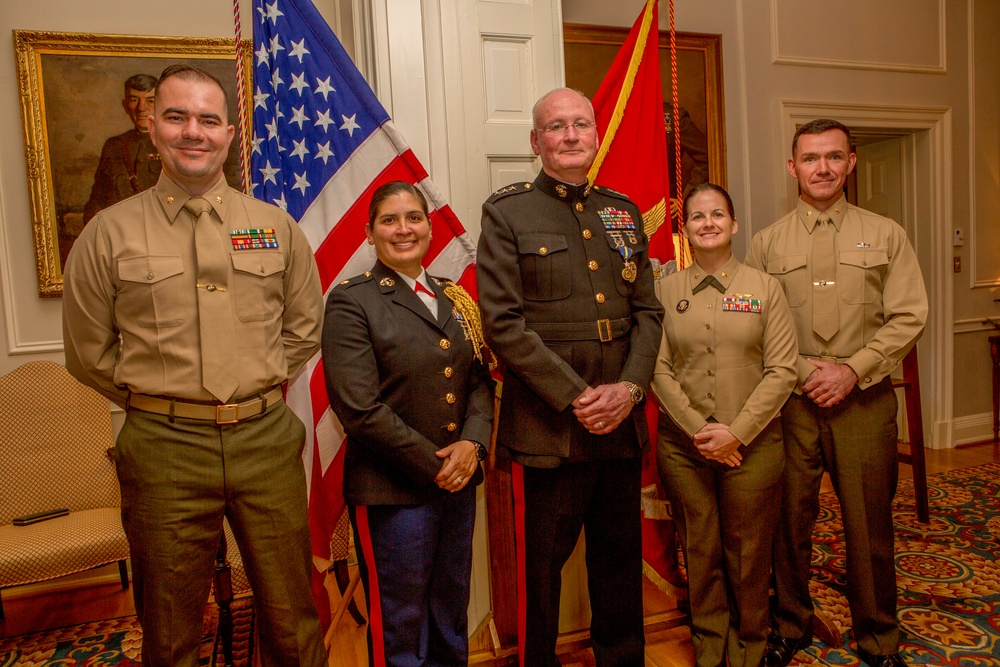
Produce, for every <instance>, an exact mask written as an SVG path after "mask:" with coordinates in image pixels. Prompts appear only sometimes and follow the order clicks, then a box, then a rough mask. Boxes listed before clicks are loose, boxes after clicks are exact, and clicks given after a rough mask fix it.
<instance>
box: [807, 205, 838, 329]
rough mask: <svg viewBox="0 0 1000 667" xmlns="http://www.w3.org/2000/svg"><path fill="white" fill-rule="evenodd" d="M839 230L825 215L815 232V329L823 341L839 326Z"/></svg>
mask: <svg viewBox="0 0 1000 667" xmlns="http://www.w3.org/2000/svg"><path fill="white" fill-rule="evenodd" d="M836 232H837V230H836V228H835V227H834V225H833V221H832V220H830V216H828V215H825V214H824V215H821V216H820V217H819V222H817V223H816V229H815V230H813V234H812V237H813V238H812V260H811V261H812V279H813V294H812V306H813V331H814V332H815V333H816V335H817V336H819V337H820V338H822V339H823V340H830V339H831V338H833V336H834V335H835V334H836V333H837V331H838V330H839V329H840V307H839V306H838V299H837V285H836V280H837V253H836V237H837V233H836Z"/></svg>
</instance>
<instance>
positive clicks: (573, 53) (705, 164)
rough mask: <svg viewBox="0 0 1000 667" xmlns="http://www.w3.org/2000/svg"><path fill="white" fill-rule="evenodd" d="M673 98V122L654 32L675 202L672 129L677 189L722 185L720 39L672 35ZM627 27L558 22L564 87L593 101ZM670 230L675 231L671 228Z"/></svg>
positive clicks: (666, 71)
mask: <svg viewBox="0 0 1000 667" xmlns="http://www.w3.org/2000/svg"><path fill="white" fill-rule="evenodd" d="M676 35H677V94H678V98H679V107H680V113H679V114H678V116H677V118H674V113H673V103H672V99H673V92H672V87H671V62H670V35H669V33H667V32H665V31H661V32H660V38H659V47H660V48H659V52H660V78H661V79H662V85H663V102H664V104H663V106H664V109H663V112H664V122H665V123H666V126H667V154H668V157H669V159H670V182H671V197H672V198H675V199H676V198H677V197H678V193H677V192H676V183H675V180H676V178H675V163H674V155H675V150H674V144H673V142H674V137H675V136H676V133H675V130H677V131H679V136H680V143H681V166H682V173H683V176H682V191H681V193H680V194H681V195H682V194H683V193H684V191H685V190H687V189H689V188H690V187H692V186H694V185H697V184H698V183H701V182H703V181H706V180H710V181H712V182H713V183H717V184H719V185H721V186H723V187H725V186H726V135H725V114H724V109H723V91H722V36H721V35H706V34H698V33H685V32H678V33H676ZM627 37H628V28H615V27H610V26H598V25H584V24H578V23H565V24H563V42H564V47H563V48H564V52H565V57H566V85H567V86H568V87H570V88H576V89H577V90H580V91H582V92H583V93H584V94H585V95H586V96H587V97H590V98H593V96H594V93H596V92H597V89H598V88H599V87H600V85H601V82H602V81H603V80H604V76H605V75H606V74H607V72H608V69H609V68H610V67H611V63H612V62H613V61H614V59H615V56H616V55H617V54H618V50H619V49H620V48H621V46H622V44H624V43H625V39H626V38H627ZM674 231H675V232H676V230H674Z"/></svg>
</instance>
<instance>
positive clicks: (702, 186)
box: [682, 183, 736, 220]
mask: <svg viewBox="0 0 1000 667" xmlns="http://www.w3.org/2000/svg"><path fill="white" fill-rule="evenodd" d="M702 192H718V193H719V194H720V195H722V198H723V199H725V200H726V208H727V209H729V217H730V218H732V219H733V220H735V219H736V209H735V208H733V198H732V197H730V196H729V193H728V192H726V189H725V188H724V187H722V186H721V185H716V184H715V183H699V184H698V185H696V186H694V187H693V188H691V191H690V192H688V193H687V194H686V195H684V208H683V209H682V210H683V211H684V219H685V220H687V217H688V202H690V201H691V198H692V197H694V196H695V195H697V194H701V193H702Z"/></svg>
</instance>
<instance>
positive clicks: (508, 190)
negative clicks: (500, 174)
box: [486, 183, 535, 204]
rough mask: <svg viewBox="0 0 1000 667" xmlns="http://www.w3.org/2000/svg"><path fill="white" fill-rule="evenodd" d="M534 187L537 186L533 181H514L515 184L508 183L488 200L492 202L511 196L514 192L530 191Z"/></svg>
mask: <svg viewBox="0 0 1000 667" xmlns="http://www.w3.org/2000/svg"><path fill="white" fill-rule="evenodd" d="M534 187H535V186H534V185H532V184H531V183H514V184H513V185H508V186H506V187H503V188H500V189H499V190H497V191H496V192H494V193H493V194H491V195H490V198H489V199H487V200H486V201H488V202H490V203H491V204H492V203H493V202H495V201H497V200H499V199H503V198H504V197H509V196H510V195H513V194H520V193H522V192H528V191H529V190H531V189H533V188H534Z"/></svg>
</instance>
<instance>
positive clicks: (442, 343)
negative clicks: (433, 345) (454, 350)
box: [438, 338, 451, 350]
mask: <svg viewBox="0 0 1000 667" xmlns="http://www.w3.org/2000/svg"><path fill="white" fill-rule="evenodd" d="M438 345H440V346H441V349H442V350H447V349H448V348H449V347H451V341H450V340H448V339H447V338H442V339H441V341H440V342H439V343H438Z"/></svg>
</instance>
